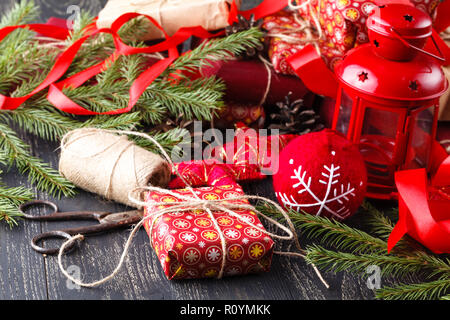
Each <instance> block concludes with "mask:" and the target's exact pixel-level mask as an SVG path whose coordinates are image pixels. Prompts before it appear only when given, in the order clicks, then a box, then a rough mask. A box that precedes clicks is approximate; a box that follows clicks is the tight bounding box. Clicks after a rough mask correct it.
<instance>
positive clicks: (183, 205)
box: [58, 129, 329, 289]
mask: <svg viewBox="0 0 450 320" xmlns="http://www.w3.org/2000/svg"><path fill="white" fill-rule="evenodd" d="M85 130H93V131H103V132H109V133H116V134H123V135H134V136H139V137H142V138H145V139H147V140H149V141H151V142H152V143H153V144H155V146H157V147H158V148H159V150H160V151H161V153H162V155H163V156H164V157H165V158H166V160H167V161H168V163H169V164H170V165H171V166H172V167H173V168H174V170H175V173H176V174H177V176H178V177H179V178H180V179H181V180H182V181H183V182H184V183H185V185H186V189H187V190H189V191H190V193H191V195H192V197H191V196H185V195H180V194H178V193H175V192H173V191H171V190H168V189H163V188H159V187H153V186H146V187H137V188H135V189H134V190H130V191H129V194H128V196H129V199H130V201H132V202H134V203H135V204H136V205H139V206H141V205H142V206H152V207H153V208H154V209H155V211H154V212H153V213H152V214H149V215H147V216H146V217H144V218H142V219H141V221H139V223H137V224H136V225H135V226H134V228H133V229H132V230H131V232H130V235H129V236H128V239H127V241H126V243H125V246H124V249H123V252H122V254H121V256H120V260H119V262H118V264H117V266H116V268H115V269H114V270H113V272H112V273H111V274H110V275H108V276H106V277H104V278H102V279H100V280H97V281H94V282H90V283H85V282H83V281H81V280H79V279H76V278H74V277H73V276H72V275H70V274H69V273H68V272H67V271H66V269H65V268H64V266H63V264H62V256H63V254H64V252H65V249H66V247H67V246H69V245H71V244H72V243H73V242H74V241H77V240H83V239H84V237H83V235H81V234H78V235H75V236H72V237H71V238H70V239H68V240H67V241H65V242H64V243H63V244H62V246H61V248H60V250H59V253H58V265H59V268H60V270H61V272H62V273H63V274H64V275H65V276H66V277H67V278H68V279H69V280H71V281H72V282H74V283H75V284H77V285H79V286H82V287H95V286H98V285H100V284H103V283H105V282H107V281H109V280H110V279H112V278H114V276H115V275H116V274H117V273H118V272H119V271H120V269H121V267H122V265H123V263H124V261H125V258H126V256H127V254H128V251H129V248H130V245H131V243H132V240H133V238H134V236H135V234H136V232H137V231H138V230H139V229H140V227H141V226H142V225H143V224H144V223H145V221H147V220H150V219H151V221H152V222H151V224H150V232H149V234H150V235H151V231H152V230H153V226H154V223H155V222H156V220H157V219H158V217H161V216H163V215H165V214H167V213H169V212H184V211H191V210H194V209H197V210H198V209H199V208H202V209H203V210H204V211H206V212H207V214H208V215H209V217H210V218H211V221H212V222H213V224H214V227H215V229H216V230H217V231H218V234H219V236H220V241H221V245H222V250H223V257H222V265H221V270H220V272H219V274H218V277H217V278H219V279H220V278H222V276H223V273H224V269H225V263H226V252H227V250H226V241H225V238H224V235H223V233H222V230H221V229H220V227H219V225H218V223H217V220H216V219H215V217H214V214H213V211H223V212H226V213H228V214H229V215H231V216H234V217H237V218H242V216H241V215H239V214H238V213H236V212H234V211H233V209H245V210H250V211H253V212H255V213H256V214H258V215H260V216H262V217H264V218H265V219H266V220H267V221H269V222H271V223H272V224H273V225H275V226H277V227H278V228H280V229H282V230H283V231H284V232H285V233H286V234H287V236H280V235H277V234H274V233H271V232H268V231H266V230H264V229H262V228H260V227H258V226H256V225H254V224H253V223H251V222H250V221H246V223H248V224H249V225H250V226H252V227H254V228H255V229H257V230H259V231H260V232H262V233H264V234H266V235H269V236H271V237H273V238H276V239H280V240H293V241H294V243H295V245H296V247H297V249H298V250H299V252H280V251H275V252H274V253H276V254H279V255H286V256H298V257H302V258H305V257H306V256H305V252H304V250H303V249H302V247H301V245H300V242H299V240H298V236H297V233H296V232H295V227H294V224H293V223H292V221H291V219H290V218H289V216H288V215H287V213H286V212H285V211H284V210H283V208H281V207H280V206H279V205H278V204H277V203H275V202H274V201H272V200H270V199H267V198H264V197H260V196H249V195H242V196H236V197H232V198H228V199H227V200H203V199H200V198H199V197H198V195H197V193H196V192H195V190H194V189H193V188H192V187H191V186H190V185H189V183H188V182H187V181H186V180H185V178H184V177H183V176H182V175H181V174H180V172H179V171H178V168H177V167H176V166H175V165H174V164H173V162H172V160H171V159H170V157H169V155H168V154H167V153H166V151H165V150H164V148H163V147H162V146H161V145H160V144H159V143H158V142H157V141H156V140H155V139H153V138H152V137H151V136H149V135H147V134H145V133H140V132H134V131H118V130H101V129H85ZM137 190H147V191H155V192H160V193H163V194H169V195H172V196H174V197H176V198H178V199H180V200H181V202H174V203H167V202H155V201H149V202H143V201H141V200H139V199H135V198H133V197H132V194H133V193H135V192H136V191H137ZM243 200H260V201H264V202H266V203H269V204H272V205H273V206H274V207H275V208H276V209H277V210H278V211H279V212H280V213H281V214H282V216H283V217H284V218H285V220H286V222H287V224H288V226H289V227H286V226H284V225H282V224H280V223H279V222H278V221H276V220H274V219H272V218H270V217H268V216H266V215H264V214H263V213H261V212H259V211H258V210H257V209H256V208H254V207H253V206H252V205H250V204H246V203H243V202H238V203H237V202H233V201H243ZM158 206H164V208H163V209H159V207H158ZM157 208H158V209H157ZM150 239H151V237H150ZM150 241H151V240H150ZM312 267H313V269H314V271H315V273H316V274H317V276H318V278H319V279H320V281H321V282H322V283H323V284H324V286H325V287H326V288H327V289H328V288H329V285H328V283H327V282H326V281H325V280H324V279H323V277H322V275H321V273H320V271H319V270H318V269H317V267H316V266H315V265H314V264H312Z"/></svg>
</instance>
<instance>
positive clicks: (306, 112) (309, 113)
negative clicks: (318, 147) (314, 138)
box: [269, 92, 325, 135]
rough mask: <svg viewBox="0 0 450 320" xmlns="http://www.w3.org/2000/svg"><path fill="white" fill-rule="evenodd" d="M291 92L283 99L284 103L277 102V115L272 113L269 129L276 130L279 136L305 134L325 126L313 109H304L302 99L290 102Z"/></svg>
mask: <svg viewBox="0 0 450 320" xmlns="http://www.w3.org/2000/svg"><path fill="white" fill-rule="evenodd" d="M291 95H292V92H289V94H288V95H287V96H286V97H285V101H284V102H278V103H277V104H276V106H277V107H278V109H279V112H278V113H272V114H271V115H270V118H271V119H272V121H273V123H272V124H271V125H270V126H269V129H278V130H280V134H299V135H302V134H306V133H310V132H315V131H320V130H322V129H324V128H325V126H324V125H323V124H322V123H321V122H320V116H319V115H318V114H316V112H315V111H314V110H313V109H305V107H304V104H303V99H299V100H296V101H292V102H291Z"/></svg>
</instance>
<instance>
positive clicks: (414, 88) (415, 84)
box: [409, 80, 419, 91]
mask: <svg viewBox="0 0 450 320" xmlns="http://www.w3.org/2000/svg"><path fill="white" fill-rule="evenodd" d="M409 88H410V89H411V90H412V91H417V90H419V83H418V82H417V81H416V80H414V81H411V82H410V83H409Z"/></svg>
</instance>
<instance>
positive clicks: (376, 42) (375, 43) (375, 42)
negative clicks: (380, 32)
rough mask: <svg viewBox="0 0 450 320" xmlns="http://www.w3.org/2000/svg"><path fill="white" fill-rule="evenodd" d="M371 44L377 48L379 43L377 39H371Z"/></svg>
mask: <svg viewBox="0 0 450 320" xmlns="http://www.w3.org/2000/svg"><path fill="white" fill-rule="evenodd" d="M373 44H374V45H375V47H377V48H378V47H379V46H380V43H379V42H378V41H377V40H374V41H373Z"/></svg>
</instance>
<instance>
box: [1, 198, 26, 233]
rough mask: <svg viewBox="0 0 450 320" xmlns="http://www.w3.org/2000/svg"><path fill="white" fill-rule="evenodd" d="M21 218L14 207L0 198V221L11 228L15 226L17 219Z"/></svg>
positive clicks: (20, 214)
mask: <svg viewBox="0 0 450 320" xmlns="http://www.w3.org/2000/svg"><path fill="white" fill-rule="evenodd" d="M21 216H22V213H21V212H20V211H19V209H18V208H17V206H16V205H14V204H13V203H11V202H9V201H8V200H7V199H2V198H0V221H5V222H6V223H8V224H9V226H10V227H13V226H15V225H17V218H19V217H21Z"/></svg>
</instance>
